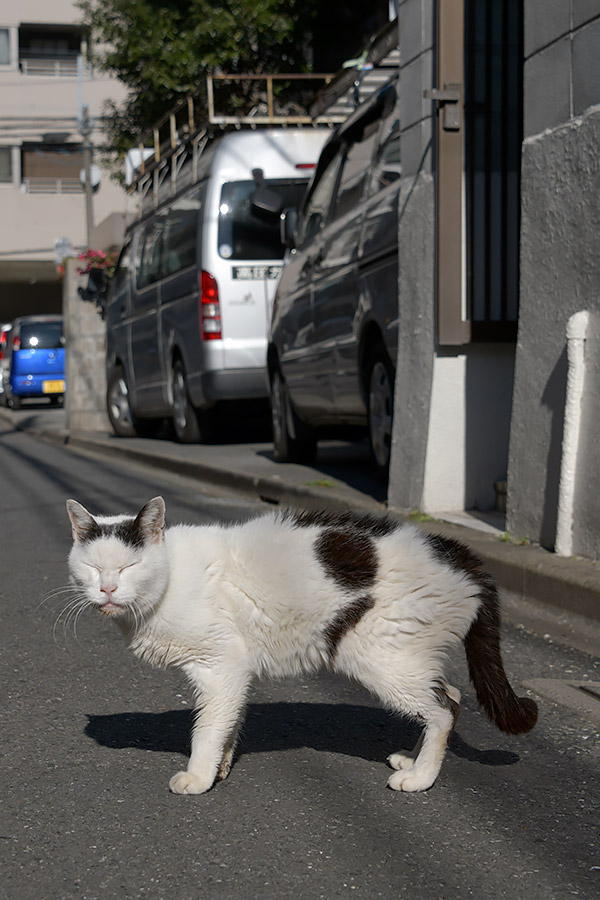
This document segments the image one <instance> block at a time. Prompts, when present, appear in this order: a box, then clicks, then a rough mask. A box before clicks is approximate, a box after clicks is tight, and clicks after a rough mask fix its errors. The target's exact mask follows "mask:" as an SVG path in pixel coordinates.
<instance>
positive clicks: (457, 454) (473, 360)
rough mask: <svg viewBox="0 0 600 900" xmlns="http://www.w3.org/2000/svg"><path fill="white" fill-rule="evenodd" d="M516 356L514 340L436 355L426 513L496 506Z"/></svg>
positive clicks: (502, 478) (505, 454)
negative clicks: (512, 341)
mask: <svg viewBox="0 0 600 900" xmlns="http://www.w3.org/2000/svg"><path fill="white" fill-rule="evenodd" d="M461 349H462V348H461ZM514 359H515V347H514V344H471V345H470V346H469V347H468V349H467V351H466V352H462V353H455V352H451V351H446V350H443V351H441V350H438V352H437V353H436V354H435V356H434V361H433V378H432V388H431V404H430V414H429V428H428V435H427V450H426V455H425V472H424V479H423V501H422V509H423V511H424V512H427V513H436V512H459V511H462V510H465V509H478V510H488V509H493V508H494V506H495V503H496V494H495V491H494V482H495V481H505V480H506V472H507V468H508V441H509V430H510V416H511V408H512V390H513V377H514Z"/></svg>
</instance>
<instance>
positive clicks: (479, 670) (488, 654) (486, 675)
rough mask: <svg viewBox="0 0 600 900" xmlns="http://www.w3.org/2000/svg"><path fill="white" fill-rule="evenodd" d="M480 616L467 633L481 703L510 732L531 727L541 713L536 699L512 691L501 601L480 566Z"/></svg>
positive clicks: (474, 679) (470, 658)
mask: <svg viewBox="0 0 600 900" xmlns="http://www.w3.org/2000/svg"><path fill="white" fill-rule="evenodd" d="M476 577H477V581H478V582H479V584H480V585H481V593H480V600H481V602H480V606H479V610H478V613H477V617H476V619H475V621H474V622H473V624H472V625H471V628H470V630H469V632H468V634H467V636H466V637H465V651H466V654H467V663H468V666H469V675H470V676H471V681H472V682H473V686H474V687H475V693H476V694H477V699H478V700H479V703H480V704H481V706H482V707H483V708H484V710H485V711H486V713H487V715H488V716H489V718H490V719H491V720H492V722H494V723H495V724H496V725H497V726H498V728H500V730H501V731H505V732H506V733H507V734H523V733H524V732H526V731H531V729H532V728H533V726H534V725H535V723H536V722H537V717H538V708H537V704H536V703H535V701H533V700H530V699H529V698H528V697H517V695H516V694H515V692H514V691H513V689H512V687H511V686H510V683H509V681H508V678H507V677H506V672H505V671H504V666H503V664H502V656H501V654H500V602H499V598H498V591H497V590H496V585H495V584H494V582H493V580H492V578H491V577H490V576H489V575H485V574H484V573H483V572H481V570H480V571H479V572H478V573H477V576H476Z"/></svg>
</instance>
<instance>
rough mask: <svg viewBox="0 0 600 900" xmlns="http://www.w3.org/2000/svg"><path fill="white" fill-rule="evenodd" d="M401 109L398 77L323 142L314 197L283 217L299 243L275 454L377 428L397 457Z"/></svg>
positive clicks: (282, 306) (293, 454)
mask: <svg viewBox="0 0 600 900" xmlns="http://www.w3.org/2000/svg"><path fill="white" fill-rule="evenodd" d="M400 175H401V170H400V148H399V112H398V100H397V92H396V82H395V81H392V82H391V83H389V84H387V85H386V86H385V87H383V88H382V89H381V90H380V91H379V92H378V93H377V94H375V95H374V96H372V97H371V98H370V99H369V100H367V101H366V102H365V103H364V104H363V105H361V106H360V107H358V108H357V110H355V112H354V113H353V114H352V115H351V116H350V118H349V119H347V120H346V122H344V123H343V125H341V126H340V127H339V129H338V130H337V131H336V132H335V133H334V134H333V135H332V136H331V137H330V139H329V140H328V142H327V143H326V144H325V146H324V147H323V150H322V153H321V156H320V159H319V162H318V165H317V168H316V170H315V173H314V176H313V179H312V181H311V184H310V186H309V189H308V192H307V194H306V197H305V200H304V202H303V204H302V206H301V208H300V210H299V212H297V211H296V210H294V209H291V210H287V211H285V212H284V214H283V215H282V230H283V239H284V241H285V242H286V243H287V244H288V246H290V247H291V248H292V249H291V252H290V253H289V254H288V255H287V258H286V260H285V265H284V268H283V272H282V274H281V278H280V281H279V284H278V286H277V291H276V294H275V298H274V305H273V314H272V321H271V327H270V334H269V347H268V372H269V383H270V395H271V408H272V417H273V442H274V453H275V458H276V459H277V460H279V461H280V462H288V461H309V460H311V459H312V458H314V455H315V452H316V447H317V441H318V439H319V438H320V437H325V436H330V435H332V434H335V433H336V431H337V430H338V429H340V428H343V429H344V431H346V430H347V429H348V428H349V427H350V428H351V429H360V430H361V433H364V430H365V428H366V429H367V431H368V435H369V439H370V445H371V451H372V457H373V460H374V463H375V465H376V467H377V469H378V470H379V471H380V472H381V473H382V474H384V475H385V473H386V472H387V469H388V466H389V458H390V446H391V434H392V411H393V393H394V377H395V360H396V351H397V342H398V194H399V186H400Z"/></svg>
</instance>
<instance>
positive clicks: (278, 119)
mask: <svg viewBox="0 0 600 900" xmlns="http://www.w3.org/2000/svg"><path fill="white" fill-rule="evenodd" d="M333 77H334V76H333V75H327V74H312V73H310V74H299V73H290V74H277V75H227V74H219V75H209V76H208V77H207V79H206V88H205V90H204V91H202V92H199V93H196V94H190V95H188V96H187V97H186V98H185V99H184V100H182V101H181V102H180V103H178V104H177V105H176V106H175V107H173V108H172V109H171V110H169V112H167V113H165V115H164V116H163V117H162V118H161V119H159V120H158V122H156V123H155V125H154V126H153V127H152V128H151V129H149V130H148V131H146V132H145V133H144V134H142V135H141V137H140V141H139V144H138V147H137V148H136V149H135V150H130V151H129V153H128V154H127V161H126V172H125V180H126V182H127V184H128V185H129V189H130V192H131V193H137V194H138V197H139V200H140V204H139V210H138V212H139V214H140V215H143V214H144V213H145V212H147V211H148V200H149V197H150V196H151V197H152V204H151V205H152V207H154V208H155V207H156V206H158V204H159V203H160V202H162V201H163V200H164V199H166V197H165V193H167V194H168V196H174V195H175V194H176V193H177V192H178V190H180V189H181V188H182V187H188V186H189V185H190V184H193V183H195V182H196V181H197V180H198V171H199V165H198V163H199V160H200V157H201V155H202V154H203V153H204V152H205V151H206V149H207V148H208V147H209V146H210V144H211V143H212V142H213V141H214V140H215V139H216V138H218V137H220V136H221V135H223V134H225V133H227V132H229V131H237V130H240V129H242V128H244V129H262V128H269V127H270V128H273V127H283V128H305V127H308V128H316V127H321V126H332V125H337V124H339V123H340V122H343V121H344V119H345V118H346V116H345V114H343V113H332V114H329V113H324V114H319V115H317V116H312V115H310V114H309V113H308V112H307V111H306V109H305V107H304V106H302V105H301V104H300V103H299V102H297V101H296V100H294V99H291V100H290V99H288V100H285V101H282V100H280V99H279V98H278V97H277V95H276V91H275V90H274V82H277V81H278V82H281V83H282V85H283V86H286V87H289V86H290V85H299V84H301V83H303V87H304V89H305V90H306V88H308V89H309V90H310V96H311V99H312V98H314V95H315V87H314V86H315V82H316V83H317V84H318V85H319V89H321V86H322V85H323V84H324V85H325V86H327V85H328V84H329V83H330V82H331V80H332V79H333ZM261 81H262V82H264V85H265V90H264V91H263V92H261V93H260V95H259V99H258V101H256V100H255V99H254V100H253V101H252V105H250V102H248V100H247V101H246V104H245V108H244V107H243V106H242V103H243V99H244V98H243V94H244V92H245V93H246V94H247V95H248V97H253V98H255V97H256V92H253V93H252V94H250V92H249V91H248V86H249V84H250V83H251V82H261ZM311 83H312V84H311ZM232 84H236V85H237V86H238V94H237V100H238V111H237V112H233V113H231V114H226V113H223V112H220V111H219V109H218V108H217V103H218V100H219V99H220V97H219V88H220V87H221V86H227V87H228V88H230V87H231V85H232ZM319 89H317V92H318V90H319ZM240 94H241V95H242V96H241V97H240ZM199 110H200V112H198V111H199ZM184 166H185V169H186V177H185V178H182V177H181V176H182V170H183V169H184Z"/></svg>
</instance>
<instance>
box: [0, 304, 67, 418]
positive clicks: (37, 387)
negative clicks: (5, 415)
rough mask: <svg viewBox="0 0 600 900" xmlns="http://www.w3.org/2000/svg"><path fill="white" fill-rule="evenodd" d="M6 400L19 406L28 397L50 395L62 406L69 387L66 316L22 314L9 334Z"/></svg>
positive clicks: (13, 407) (53, 402)
mask: <svg viewBox="0 0 600 900" xmlns="http://www.w3.org/2000/svg"><path fill="white" fill-rule="evenodd" d="M9 345H10V349H9V359H8V369H9V371H8V384H7V385H6V388H7V390H6V400H7V403H8V405H9V406H10V407H11V408H12V409H19V407H20V406H21V401H22V400H23V399H28V398H40V397H48V398H49V399H50V402H51V403H52V404H54V405H58V404H59V403H60V402H61V401H62V399H63V397H64V393H65V390H66V378H65V349H64V348H65V339H64V332H63V318H62V316H21V317H20V318H18V319H15V321H14V322H13V326H12V329H11V331H10V336H9Z"/></svg>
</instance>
